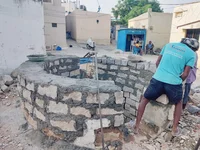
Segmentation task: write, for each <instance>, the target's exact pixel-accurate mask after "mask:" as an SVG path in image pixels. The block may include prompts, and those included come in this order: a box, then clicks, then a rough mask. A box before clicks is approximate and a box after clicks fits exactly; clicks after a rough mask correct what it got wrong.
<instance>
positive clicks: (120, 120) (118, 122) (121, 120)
mask: <svg viewBox="0 0 200 150" xmlns="http://www.w3.org/2000/svg"><path fill="white" fill-rule="evenodd" d="M123 124H124V115H120V116H119V115H117V116H115V123H114V126H115V127H119V126H121V125H123Z"/></svg>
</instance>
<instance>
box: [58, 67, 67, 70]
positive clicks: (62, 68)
mask: <svg viewBox="0 0 200 150" xmlns="http://www.w3.org/2000/svg"><path fill="white" fill-rule="evenodd" d="M59 69H60V70H65V69H67V66H63V67H62V66H59Z"/></svg>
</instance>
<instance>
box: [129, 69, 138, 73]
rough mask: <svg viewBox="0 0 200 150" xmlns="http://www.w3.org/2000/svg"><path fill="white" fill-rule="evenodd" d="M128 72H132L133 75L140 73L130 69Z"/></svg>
mask: <svg viewBox="0 0 200 150" xmlns="http://www.w3.org/2000/svg"><path fill="white" fill-rule="evenodd" d="M130 72H132V73H134V74H140V71H136V70H132V69H130Z"/></svg>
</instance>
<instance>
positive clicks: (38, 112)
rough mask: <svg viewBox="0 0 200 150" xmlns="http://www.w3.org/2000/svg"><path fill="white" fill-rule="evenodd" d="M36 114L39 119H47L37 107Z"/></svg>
mask: <svg viewBox="0 0 200 150" xmlns="http://www.w3.org/2000/svg"><path fill="white" fill-rule="evenodd" d="M34 114H35V115H36V117H37V118H38V119H40V120H42V121H45V116H44V115H43V114H42V113H41V112H40V111H38V110H37V109H36V108H35V109H34Z"/></svg>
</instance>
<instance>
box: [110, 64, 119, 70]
mask: <svg viewBox="0 0 200 150" xmlns="http://www.w3.org/2000/svg"><path fill="white" fill-rule="evenodd" d="M110 70H118V66H115V65H111V66H110Z"/></svg>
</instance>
